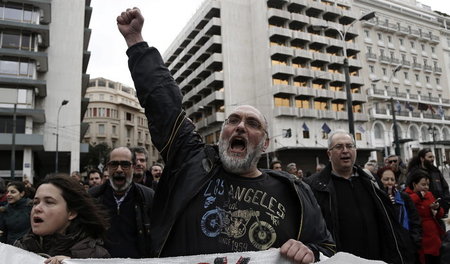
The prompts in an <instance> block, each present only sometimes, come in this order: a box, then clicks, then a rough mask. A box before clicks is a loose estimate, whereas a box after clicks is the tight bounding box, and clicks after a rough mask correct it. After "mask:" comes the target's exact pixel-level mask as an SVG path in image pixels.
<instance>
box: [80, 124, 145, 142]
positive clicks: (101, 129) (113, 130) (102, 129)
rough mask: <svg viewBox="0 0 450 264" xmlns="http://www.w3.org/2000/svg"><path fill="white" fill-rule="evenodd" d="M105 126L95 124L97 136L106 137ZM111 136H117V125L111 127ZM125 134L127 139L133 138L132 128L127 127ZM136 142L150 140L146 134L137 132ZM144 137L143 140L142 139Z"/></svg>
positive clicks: (88, 132) (140, 131)
mask: <svg viewBox="0 0 450 264" xmlns="http://www.w3.org/2000/svg"><path fill="white" fill-rule="evenodd" d="M107 126H108V124H97V133H98V135H106V134H107V132H109V131H107ZM110 131H111V134H112V135H113V136H117V135H118V131H117V125H111V130H110ZM126 133H127V135H126V136H127V138H133V128H131V127H127V128H126ZM87 134H90V128H89V129H88V131H87ZM137 136H138V140H144V139H145V140H146V141H149V140H150V136H149V133H148V132H143V131H142V130H138V135H137ZM144 136H145V138H144Z"/></svg>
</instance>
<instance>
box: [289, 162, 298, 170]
mask: <svg viewBox="0 0 450 264" xmlns="http://www.w3.org/2000/svg"><path fill="white" fill-rule="evenodd" d="M294 167H297V164H295V163H294V162H291V163H289V164H288V165H287V166H286V169H288V170H290V169H292V168H294Z"/></svg>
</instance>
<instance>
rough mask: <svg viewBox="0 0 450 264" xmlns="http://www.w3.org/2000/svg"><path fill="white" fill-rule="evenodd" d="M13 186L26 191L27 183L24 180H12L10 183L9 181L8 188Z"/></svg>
mask: <svg viewBox="0 0 450 264" xmlns="http://www.w3.org/2000/svg"><path fill="white" fill-rule="evenodd" d="M11 186H12V187H14V188H16V189H17V190H18V191H19V192H20V193H21V192H25V184H24V183H23V182H20V181H13V182H10V183H8V185H7V186H6V188H8V187H11Z"/></svg>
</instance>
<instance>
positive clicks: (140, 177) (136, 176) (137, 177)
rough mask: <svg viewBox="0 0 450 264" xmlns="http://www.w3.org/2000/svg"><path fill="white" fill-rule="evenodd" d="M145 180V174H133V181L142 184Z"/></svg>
mask: <svg viewBox="0 0 450 264" xmlns="http://www.w3.org/2000/svg"><path fill="white" fill-rule="evenodd" d="M143 179H144V174H143V173H133V180H134V181H135V182H140V181H142V180H143Z"/></svg>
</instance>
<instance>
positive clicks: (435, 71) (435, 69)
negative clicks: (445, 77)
mask: <svg viewBox="0 0 450 264" xmlns="http://www.w3.org/2000/svg"><path fill="white" fill-rule="evenodd" d="M434 73H436V74H442V68H440V67H434Z"/></svg>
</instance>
